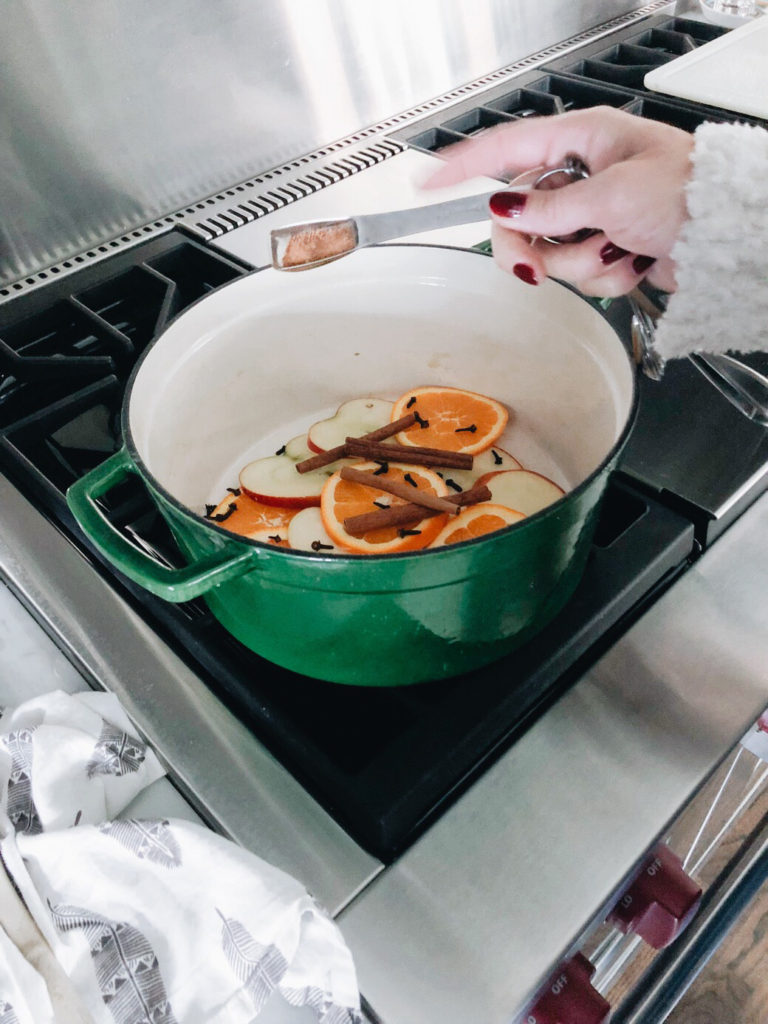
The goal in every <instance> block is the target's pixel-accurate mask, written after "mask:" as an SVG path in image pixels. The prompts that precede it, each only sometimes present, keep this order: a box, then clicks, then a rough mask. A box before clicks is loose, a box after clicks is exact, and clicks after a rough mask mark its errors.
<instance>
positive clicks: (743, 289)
mask: <svg viewBox="0 0 768 1024" xmlns="http://www.w3.org/2000/svg"><path fill="white" fill-rule="evenodd" d="M692 160H693V174H692V177H691V179H690V181H689V183H688V186H687V188H686V201H687V204H688V212H689V214H690V219H689V220H688V221H686V223H685V225H684V227H683V230H682V232H681V234H680V237H679V238H678V240H677V242H676V244H675V247H674V249H673V250H672V258H673V259H674V260H675V262H676V265H677V268H676V278H677V286H678V287H677V291H676V292H675V293H674V294H673V295H672V296H671V297H670V299H669V306H668V309H667V312H666V314H665V315H664V316H663V317H662V319H661V321H660V322H659V325H658V330H657V336H656V337H657V344H658V348H659V351H660V353H661V354H662V355H663V356H664V357H665V358H667V359H671V358H674V357H675V356H683V355H687V354H688V353H689V352H694V351H703V352H725V351H728V350H731V351H735V352H749V351H755V350H758V349H761V350H767V351H768V131H765V130H764V129H762V128H756V127H752V126H750V125H740V124H728V125H723V124H704V125H702V126H701V127H700V128H698V129H697V131H696V135H695V146H694V151H693V157H692Z"/></svg>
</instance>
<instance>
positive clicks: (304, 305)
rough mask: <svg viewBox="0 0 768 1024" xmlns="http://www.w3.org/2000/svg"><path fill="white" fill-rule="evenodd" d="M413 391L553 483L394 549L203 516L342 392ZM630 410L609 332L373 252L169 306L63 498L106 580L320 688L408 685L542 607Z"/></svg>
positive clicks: (482, 270) (568, 590) (499, 282)
mask: <svg viewBox="0 0 768 1024" xmlns="http://www.w3.org/2000/svg"><path fill="white" fill-rule="evenodd" d="M424 384H446V385H450V386H455V387H461V388H466V389H468V390H472V391H477V392H480V393H482V394H487V395H492V396H493V397H495V398H498V399H500V400H501V401H503V402H504V403H505V404H506V405H507V406H508V407H509V409H510V425H509V428H508V430H507V433H506V434H505V435H504V437H503V438H502V439H501V440H500V441H499V446H500V447H503V448H505V449H506V450H507V451H509V452H511V453H512V454H513V455H515V456H516V457H517V458H518V459H519V461H520V462H521V463H522V464H523V465H524V466H526V468H529V469H533V470H536V471H538V472H540V473H543V474H544V475H546V476H550V477H552V478H554V479H556V480H557V481H558V482H559V483H561V485H563V486H564V487H565V488H566V491H567V493H566V495H565V496H564V497H563V498H561V499H560V500H559V501H557V502H555V503H554V504H553V505H550V506H549V507H548V508H546V509H544V510H542V511H541V512H539V513H537V514H536V515H532V516H530V517H529V518H527V519H524V520H522V521H521V522H519V523H518V524H515V525H513V526H510V527H507V528H506V529H504V530H501V531H499V532H498V533H494V534H492V535H488V536H486V537H482V538H479V539H476V540H472V541H467V542H465V543H460V544H455V545H451V546H449V547H443V548H435V549H433V550H427V551H421V552H415V553H406V554H401V555H382V556H356V555H338V554H334V555H329V554H323V553H322V552H320V553H314V552H303V551H289V550H286V549H283V548H278V547H275V546H270V545H266V544H263V543H260V542H258V541H253V540H249V539H247V538H243V537H239V536H237V535H235V534H232V533H229V532H227V531H226V530H225V529H222V528H221V527H219V526H217V525H215V524H214V523H212V522H211V521H210V520H207V519H205V518H204V512H205V505H206V503H209V504H210V503H215V502H218V501H219V500H220V499H221V496H222V495H223V494H225V493H226V488H227V487H228V486H236V484H237V475H238V470H239V469H240V468H241V467H242V466H244V465H245V464H246V463H247V462H249V461H250V460H251V459H253V458H258V457H260V456H262V455H269V454H272V453H273V452H275V451H276V450H277V449H279V448H280V447H281V446H282V445H283V444H285V442H286V441H288V440H290V439H291V438H293V437H294V436H297V435H299V434H302V433H305V432H306V430H307V429H308V427H309V426H310V425H311V424H312V423H313V422H314V421H315V420H318V419H322V418H325V417H327V416H329V415H332V413H333V412H334V410H335V409H336V408H337V407H338V406H339V405H340V404H341V403H342V402H344V401H347V400H348V399H350V398H358V397H361V396H364V395H371V396H377V397H380V398H390V399H394V398H396V397H398V396H399V395H401V394H403V393H404V392H405V391H407V390H408V389H409V388H412V387H417V386H420V385H424ZM635 404H636V397H635V375H634V370H633V366H632V363H631V361H630V358H629V355H628V353H627V351H626V349H625V347H624V345H623V343H622V342H621V340H620V338H619V337H618V336H617V334H616V333H615V331H614V330H613V328H612V327H611V326H610V325H609V324H608V322H607V321H606V320H605V319H604V318H603V316H602V315H601V314H600V313H599V312H598V311H597V310H596V309H595V308H594V307H593V306H591V305H590V304H589V303H588V302H587V301H585V300H584V299H583V298H581V297H580V296H578V295H577V294H576V293H574V292H573V291H571V290H570V289H568V288H566V287H564V286H563V285H560V284H558V283H556V282H553V281H546V282H544V283H542V284H541V285H539V287H537V288H531V287H530V286H529V285H525V284H523V283H521V282H518V281H517V279H516V278H514V277H510V276H509V275H507V274H504V273H503V272H502V271H501V270H499V269H498V267H497V266H496V264H495V263H494V261H493V259H492V258H491V257H489V256H487V255H486V254H484V253H480V252H476V251H473V250H465V249H450V248H438V247H430V246H419V245H403V246H399V245H392V246H380V247H377V248H371V249H363V250H361V251H359V252H357V253H355V254H353V255H351V256H349V257H347V258H346V259H344V260H341V261H338V262H336V263H330V264H327V265H326V266H323V267H319V268H317V269H315V270H313V271H312V272H311V273H300V274H285V273H280V272H277V271H273V270H271V269H267V270H263V271H259V272H256V273H254V274H251V275H249V276H247V277H245V278H242V279H240V280H238V281H235V282H233V283H231V284H229V285H226V286H225V287H223V288H221V289H219V290H218V291H216V292H214V293H212V294H211V295H209V296H207V297H206V298H205V299H203V300H201V301H200V302H198V303H197V304H196V305H194V306H192V307H190V308H189V309H188V310H186V311H185V312H184V313H182V314H181V315H180V316H179V317H177V319H176V320H174V321H173V322H172V323H171V324H170V326H169V327H168V328H167V329H166V330H165V331H164V332H163V333H162V334H161V335H160V336H159V337H158V338H157V340H156V341H155V342H154V344H153V345H152V346H151V347H150V348H149V349H148V350H147V351H146V353H145V354H144V356H143V357H142V359H141V361H140V362H139V363H138V365H137V367H136V368H135V370H134V373H133V375H132V377H131V380H130V382H129V386H128V389H127V391H126V396H125V401H124V405H123V422H122V426H123V436H124V439H125V447H124V448H123V449H122V450H121V451H119V452H118V453H117V454H116V455H114V456H112V457H111V458H110V459H108V460H107V461H106V462H105V463H103V464H102V465H100V466H99V467H97V468H96V469H95V470H93V471H92V472H90V473H89V474H88V475H87V476H85V477H83V478H82V479H81V480H79V481H78V482H77V483H76V484H74V485H73V486H72V488H71V489H70V491H69V493H68V496H67V498H68V502H69V505H70V508H71V509H72V511H73V513H74V515H75V517H76V519H77V520H78V522H79V524H80V526H81V527H82V529H83V531H84V532H85V533H86V535H87V536H88V537H89V538H90V540H91V542H92V543H93V544H94V545H96V547H97V548H98V549H99V550H100V551H101V552H102V553H103V554H104V556H105V557H106V558H107V559H109V561H110V562H111V563H112V564H113V565H114V566H115V567H116V568H117V569H118V570H119V571H120V572H122V573H124V574H125V575H126V576H127V577H129V578H130V579H131V580H133V581H135V582H136V583H138V584H140V585H141V586H143V587H145V588H146V589H147V590H149V591H151V592H152V593H153V594H156V595H158V596H159V597H161V598H164V599H165V600H168V601H188V600H190V599H192V598H196V597H199V596H204V598H205V600H206V601H207V603H208V605H209V606H210V608H211V611H212V612H213V614H214V615H215V616H216V618H217V619H218V620H219V621H220V622H221V624H222V625H223V626H224V627H225V628H226V629H227V630H229V631H230V632H231V633H232V634H233V635H234V636H235V637H236V638H237V639H238V640H239V641H241V642H242V643H243V644H245V645H246V646H247V647H249V648H251V649H252V650H254V651H256V652H258V654H260V655H262V656H263V657H265V658H267V659H269V660H270V661H273V662H276V663H277V664H279V665H282V666H285V667H286V668H288V669H291V670H293V671H295V672H299V673H303V674H305V675H308V676H312V677H314V678H319V679H326V680H330V681H333V682H338V683H351V684H357V685H361V686H397V685H403V684H407V683H417V682H420V681H423V680H433V679H439V678H443V677H447V676H452V675H457V674H459V673H462V672H466V671H467V670H469V669H472V668H475V667H478V666H480V665H483V664H486V663H488V662H490V661H493V660H494V659H497V658H500V657H501V656H503V655H504V654H506V653H508V652H509V651H511V650H513V649H514V648H515V647H517V646H518V645H520V644H521V643H523V642H524V641H525V640H527V639H528V638H530V637H531V636H532V635H533V634H535V633H536V631H538V630H540V629H541V628H542V627H543V626H544V625H545V624H546V623H547V622H548V621H549V620H550V619H552V617H553V616H554V615H555V614H556V613H557V612H558V611H559V610H560V609H561V608H562V606H563V605H564V604H565V602H566V601H567V600H568V598H569V597H570V596H571V594H572V593H573V590H574V589H575V587H576V584H577V583H578V581H579V579H580V577H581V574H582V571H583V568H584V564H585V561H586V558H587V554H588V551H589V547H590V542H591V538H592V534H593V531H594V527H595V524H596V519H597V514H598V509H599V504H600V500H601V497H602V495H603V492H604V489H605V486H606V483H607V481H608V477H609V475H610V472H611V470H612V469H613V467H614V466H615V464H616V461H617V459H618V456H619V454H620V451H621V449H622V447H623V444H624V442H625V440H626V438H627V436H628V434H629V431H630V429H631V425H632V421H633V418H634V413H635ZM130 474H135V475H138V476H139V477H140V478H141V479H142V480H143V481H144V483H145V484H146V486H147V488H148V489H149V492H150V493H151V495H152V497H153V498H154V500H155V502H156V503H157V506H158V508H159V509H160V512H161V513H162V515H163V516H164V517H165V519H166V521H167V522H168V524H169V526H170V528H171V531H172V532H173V535H174V537H175V539H176V541H177V543H178V546H179V548H180V550H181V551H182V553H183V555H184V556H185V558H186V560H187V563H188V565H187V567H186V568H183V569H169V568H167V567H166V566H164V565H161V564H160V563H159V562H157V561H156V560H154V559H153V558H152V557H151V556H150V555H148V554H147V553H146V552H144V551H141V550H140V549H139V548H137V547H135V546H134V545H133V544H131V543H130V542H129V541H128V540H127V539H126V538H125V537H124V536H123V535H122V534H121V533H119V532H118V531H117V530H116V529H115V528H114V527H113V526H112V525H111V524H110V523H109V521H108V520H107V519H106V517H105V516H104V515H103V514H102V511H101V508H100V505H99V498H100V497H102V496H103V495H105V494H106V493H107V492H108V491H109V490H111V489H112V488H114V487H116V486H118V485H119V484H120V483H121V482H123V481H124V480H125V478H126V477H127V476H128V475H130Z"/></svg>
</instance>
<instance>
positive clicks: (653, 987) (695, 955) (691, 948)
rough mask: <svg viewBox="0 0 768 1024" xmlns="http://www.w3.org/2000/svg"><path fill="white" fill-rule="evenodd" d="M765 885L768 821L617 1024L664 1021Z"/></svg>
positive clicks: (753, 835) (655, 967)
mask: <svg viewBox="0 0 768 1024" xmlns="http://www.w3.org/2000/svg"><path fill="white" fill-rule="evenodd" d="M766 880H768V817H764V818H763V819H762V820H761V821H760V823H759V824H758V826H757V827H756V828H755V829H754V830H753V832H752V833H751V834H750V835H749V836H748V838H747V839H746V840H745V841H744V844H743V846H742V848H741V850H740V851H739V853H738V854H737V855H736V856H735V857H734V859H733V861H731V862H730V863H729V864H728V867H727V868H726V869H724V871H723V873H722V875H721V876H720V877H718V879H717V880H716V882H715V883H714V884H713V885H712V886H711V888H710V889H708V890H707V892H706V893H705V895H704V898H703V900H702V904H701V907H700V909H699V911H698V912H697V914H696V916H695V917H694V919H693V921H692V922H691V924H690V925H689V926H688V928H687V929H686V930H685V932H684V933H683V935H682V936H681V937H680V938H679V939H678V940H677V941H676V942H675V943H674V945H673V946H671V947H670V948H669V949H667V950H665V951H664V952H663V953H662V954H661V956H659V957H658V959H657V960H656V961H654V963H653V964H652V966H651V968H650V970H649V972H648V975H647V976H646V977H644V978H643V979H642V982H641V984H640V985H639V986H638V987H637V989H636V990H635V991H633V992H632V993H630V995H629V997H628V999H627V1000H625V1001H624V1002H623V1003H622V1005H621V1007H620V1009H619V1012H618V1013H617V1014H615V1016H613V1017H612V1018H611V1020H612V1022H613V1024H647V1022H648V1021H663V1020H666V1019H667V1016H668V1015H669V1014H670V1013H671V1011H672V1010H673V1009H674V1008H675V1006H677V1004H678V1002H679V1001H680V1000H681V999H682V997H683V996H684V995H685V993H686V991H687V990H688V988H689V987H690V985H691V984H692V982H693V981H694V980H695V978H696V977H697V976H698V974H699V973H700V971H701V970H702V968H703V967H704V966H705V965H706V963H707V961H708V960H709V958H710V957H711V956H712V954H713V953H714V952H715V950H716V948H717V947H718V945H719V944H720V943H721V942H722V941H723V939H724V938H725V936H726V935H727V934H728V932H729V931H730V929H731V928H733V927H734V925H735V924H736V922H737V920H738V918H739V916H740V915H741V914H742V912H743V911H744V910H745V908H746V907H747V906H748V905H749V903H750V901H751V900H752V899H753V898H754V897H755V896H756V895H757V893H758V891H759V890H760V888H761V887H762V886H763V885H764V884H765V882H766Z"/></svg>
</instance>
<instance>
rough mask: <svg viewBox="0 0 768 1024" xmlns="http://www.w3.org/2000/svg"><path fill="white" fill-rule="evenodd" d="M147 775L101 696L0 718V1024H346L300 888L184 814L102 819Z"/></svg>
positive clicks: (324, 925)
mask: <svg viewBox="0 0 768 1024" xmlns="http://www.w3.org/2000/svg"><path fill="white" fill-rule="evenodd" d="M162 774H163V769H162V767H161V765H160V764H159V762H158V760H157V758H156V757H155V755H154V754H153V753H152V751H151V750H149V749H148V748H147V746H146V744H144V743H143V742H142V741H141V740H140V739H138V738H137V737H136V736H135V735H132V727H131V725H130V722H129V720H128V719H127V717H126V715H125V714H124V712H123V710H122V708H121V707H120V705H119V703H118V702H117V700H116V699H115V698H114V697H112V696H111V695H108V694H97V693H80V694H74V695H71V696H70V695H67V694H64V693H59V692H57V693H53V694H49V695H47V696H45V697H41V698H37V699H35V700H33V701H29V702H28V703H26V704H23V705H21V706H20V707H18V708H16V709H13V710H11V711H6V712H5V714H3V716H2V718H0V828H2V835H3V838H2V841H0V855H2V859H3V863H4V866H5V870H6V872H7V875H8V877H9V878H10V879H11V880H12V882H13V886H15V889H16V890H17V892H18V894H20V896H21V900H19V899H18V896H17V894H16V893H15V892H14V891H13V888H12V886H11V885H10V884H9V883H8V881H7V879H5V878H3V879H2V880H0V925H2V927H0V1024H48V1022H49V1021H50V1022H51V1024H53V1022H57V1024H61V1022H64V1021H67V1022H70V1021H71V1022H73V1024H74V1022H78V1024H79V1022H88V1021H94V1022H98V1024H252V1022H256V1021H259V1022H262V1021H263V1022H264V1024H267V1022H268V1020H275V1021H277V1020H288V1019H291V1020H296V1021H297V1022H300V1021H307V1022H312V1021H317V1022H322V1024H360V1022H361V1021H362V1018H361V1016H360V1012H359V996H358V990H357V983H356V978H355V971H354V966H353V963H352V957H351V955H350V953H349V950H348V948H347V947H346V945H345V943H344V940H343V938H342V936H341V934H340V932H339V930H338V928H337V926H336V925H335V923H334V922H333V921H332V920H331V918H330V917H329V916H328V915H327V914H326V913H325V911H323V910H322V908H321V907H319V906H318V905H317V903H316V902H315V901H314V899H313V898H312V897H311V896H310V894H309V893H308V892H307V891H306V889H305V888H304V886H303V885H301V884H300V883H299V882H297V881H296V880H295V879H293V878H291V877H290V876H289V875H287V874H285V873H284V872H283V871H281V870H279V869H278V868H275V867H273V866H271V865H269V864H267V863H265V862H264V861H262V860H260V859H259V858H258V857H256V856H255V855H253V854H251V853H249V852H247V851H245V850H243V849H241V848H240V847H238V846H236V845H235V844H234V843H231V842H229V841H228V840H225V839H222V838H221V837H220V836H217V835H216V834H215V833H213V832H210V831H209V830H207V829H205V828H203V827H201V826H198V825H195V824H192V823H191V822H187V821H181V820H152V821H138V820H132V819H125V820H122V819H119V818H118V817H117V815H119V814H120V812H121V811H122V810H123V809H124V808H125V807H127V806H128V804H129V803H130V802H131V801H132V800H133V798H134V797H135V796H136V795H137V794H138V793H139V792H140V791H141V790H142V789H143V788H145V787H146V786H147V785H149V784H150V783H151V782H153V781H155V780H156V779H157V778H159V777H160V776H161V775H162ZM22 900H23V903H22V902H21V901H22ZM292 1014H293V1016H292Z"/></svg>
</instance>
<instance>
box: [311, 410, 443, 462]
mask: <svg viewBox="0 0 768 1024" xmlns="http://www.w3.org/2000/svg"><path fill="white" fill-rule="evenodd" d="M415 422H416V413H415V412H409V413H408V414H407V415H406V416H401V417H400V419H399V420H395V421H394V423H386V424H385V425H384V426H383V427H378V428H377V429H376V430H371V431H370V432H369V433H367V434H363V435H362V437H356V438H354V440H355V441H374V442H376V441H384V440H385V439H386V438H388V437H394V435H395V434H399V433H400V431H401V430H407V428H408V427H412V426H413V424H414V423H415ZM347 454H348V452H347V445H346V444H340V445H337V446H336V447H335V448H329V449H328V451H327V452H320V453H319V454H317V455H313V456H311V458H309V459H304V461H303V462H297V463H296V471H297V472H298V473H310V472H311V471H312V470H313V469H321V468H322V467H323V466H330V464H331V463H332V462H336V460H337V459H343V458H344V456H345V455H347ZM452 468H454V469H455V468H456V467H452Z"/></svg>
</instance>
